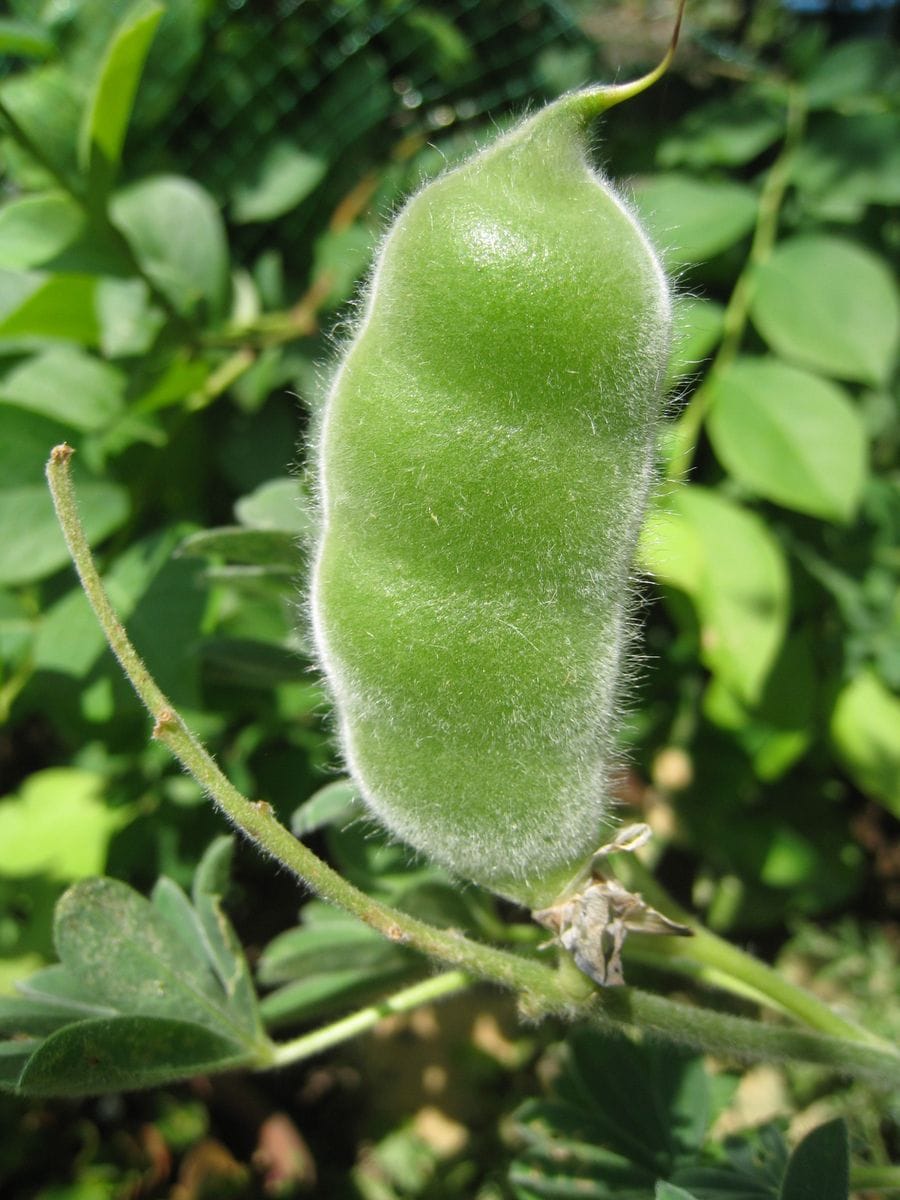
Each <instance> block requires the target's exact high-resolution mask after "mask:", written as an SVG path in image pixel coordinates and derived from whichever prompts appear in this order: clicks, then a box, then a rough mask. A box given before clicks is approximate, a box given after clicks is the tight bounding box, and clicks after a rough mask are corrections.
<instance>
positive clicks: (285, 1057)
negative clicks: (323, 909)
mask: <svg viewBox="0 0 900 1200" xmlns="http://www.w3.org/2000/svg"><path fill="white" fill-rule="evenodd" d="M471 983H472V977H471V976H470V975H467V974H466V972H465V971H445V972H444V973H443V974H441V975H435V976H433V978H431V979H423V980H422V981H421V982H420V983H414V984H412V985H411V986H410V987H408V988H403V990H402V991H399V992H395V993H394V995H393V996H388V997H387V999H386V1000H380V1001H379V1002H378V1003H377V1004H370V1005H368V1006H367V1007H366V1008H361V1009H359V1011H358V1012H355V1013H351V1014H350V1016H349V1017H344V1018H343V1019H342V1020H340V1021H335V1022H334V1023H333V1024H331V1025H324V1026H322V1028H321V1029H314V1030H313V1032H312V1033H304V1034H303V1036H302V1037H298V1038H294V1039H293V1040H292V1041H290V1042H281V1043H279V1044H277V1045H276V1047H275V1057H274V1059H273V1061H272V1066H273V1067H286V1066H288V1065H289V1064H290V1063H295V1062H301V1061H302V1060H303V1059H304V1058H311V1057H312V1056H313V1055H314V1054H321V1053H322V1051H323V1050H328V1049H330V1048H331V1047H332V1046H337V1045H339V1044H340V1043H341V1042H346V1041H348V1040H349V1039H350V1038H352V1037H356V1036H357V1034H360V1033H365V1032H366V1030H368V1029H372V1028H373V1026H375V1025H377V1024H378V1022H379V1021H381V1020H383V1019H384V1018H385V1017H390V1016H393V1015H395V1014H397V1013H405V1012H410V1011H411V1010H412V1009H414V1008H419V1007H420V1006H421V1005H423V1004H432V1003H434V1001H435V1000H443V998H444V997H445V996H452V995H453V994H454V993H455V992H460V991H462V990H463V989H464V988H467V987H469V985H470V984H471Z"/></svg>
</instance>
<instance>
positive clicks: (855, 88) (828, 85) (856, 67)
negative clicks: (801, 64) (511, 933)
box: [806, 38, 900, 109]
mask: <svg viewBox="0 0 900 1200" xmlns="http://www.w3.org/2000/svg"><path fill="white" fill-rule="evenodd" d="M898 82H900V80H898V63H897V51H896V47H894V46H893V45H892V44H891V43H890V41H889V40H885V39H882V38H856V39H853V40H850V41H844V42H840V43H839V44H838V45H835V46H833V47H832V48H831V49H830V50H829V51H828V53H827V54H825V55H824V56H823V58H822V59H821V60H820V62H819V63H818V64H817V65H816V67H815V69H814V70H813V71H812V73H811V74H810V75H809V77H808V78H807V80H806V103H807V104H808V106H809V107H810V108H813V109H816V108H831V107H832V106H834V105H836V104H839V103H840V102H841V101H842V100H855V99H859V97H861V96H866V95H872V94H875V95H881V94H883V95H890V94H891V91H892V89H895V88H896V86H897V83H898Z"/></svg>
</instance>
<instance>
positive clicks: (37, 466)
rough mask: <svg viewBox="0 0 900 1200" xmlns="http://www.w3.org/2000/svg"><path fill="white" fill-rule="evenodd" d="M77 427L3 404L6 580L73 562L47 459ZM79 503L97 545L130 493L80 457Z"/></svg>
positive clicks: (1, 541)
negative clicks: (96, 474) (97, 475)
mask: <svg viewBox="0 0 900 1200" xmlns="http://www.w3.org/2000/svg"><path fill="white" fill-rule="evenodd" d="M70 436H71V430H70V429H68V428H67V427H66V426H64V425H59V424H58V423H57V422H55V421H48V420H47V419H46V418H45V417H43V416H39V415H38V414H36V413H31V412H27V411H25V410H24V409H17V408H13V407H11V406H6V405H0V584H19V583H29V582H31V581H32V580H35V579H42V578H43V577H44V576H45V575H50V574H52V572H54V571H56V570H58V569H59V568H60V567H62V566H64V565H65V564H66V563H68V562H69V561H70V559H69V551H68V549H67V548H66V544H65V540H64V539H63V536H62V533H61V532H60V529H59V524H58V522H57V520H56V514H55V513H54V511H53V503H52V501H51V499H50V493H49V492H48V490H47V485H46V483H45V481H44V464H45V462H46V460H47V457H48V456H49V453H50V450H51V449H52V448H53V447H54V446H55V445H57V444H58V443H59V442H62V441H65V440H66V438H67V437H70ZM73 475H74V478H75V483H76V489H77V492H78V507H79V511H80V513H81V519H82V521H83V522H84V526H85V529H86V531H87V535H88V538H89V540H90V542H91V544H92V545H94V544H96V543H97V542H99V541H101V540H102V539H103V538H104V537H106V536H107V534H109V533H111V532H112V531H113V530H114V529H117V528H118V527H119V526H120V525H121V524H122V523H123V522H124V521H125V519H126V517H127V515H128V494H127V492H126V491H125V489H124V488H122V487H119V486H118V485H117V484H114V483H103V482H96V481H94V480H93V479H92V477H91V476H90V475H89V474H87V472H86V471H85V470H84V468H83V466H82V464H81V463H80V462H79V460H78V459H77V458H76V460H75V462H74V464H73Z"/></svg>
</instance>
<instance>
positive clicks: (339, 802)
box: [291, 779, 362, 838]
mask: <svg viewBox="0 0 900 1200" xmlns="http://www.w3.org/2000/svg"><path fill="white" fill-rule="evenodd" d="M361 811H362V809H361V805H360V799H359V792H358V791H357V789H356V786H355V785H354V784H353V783H352V782H351V780H349V779H335V780H334V781H333V782H332V783H326V784H325V786H324V787H322V788H319V790H318V791H317V792H315V793H314V794H313V795H312V796H310V798H309V799H308V800H304V802H303V803H302V804H301V805H300V807H299V808H297V809H295V810H294V812H293V815H292V816H291V832H292V833H293V835H294V836H295V837H298V838H302V837H306V835H307V834H308V833H315V831H316V830H317V829H322V828H324V827H325V826H326V825H345V824H346V823H347V822H348V821H352V820H353V818H354V817H358V816H359V815H360V813H361Z"/></svg>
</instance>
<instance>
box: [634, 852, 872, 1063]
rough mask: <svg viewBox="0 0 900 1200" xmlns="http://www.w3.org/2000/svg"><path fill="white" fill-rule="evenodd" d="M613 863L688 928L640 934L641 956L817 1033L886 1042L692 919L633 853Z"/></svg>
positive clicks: (643, 894)
mask: <svg viewBox="0 0 900 1200" xmlns="http://www.w3.org/2000/svg"><path fill="white" fill-rule="evenodd" d="M616 867H617V872H618V873H619V874H620V875H622V876H623V878H624V880H625V882H626V883H627V884H628V886H629V887H631V888H633V889H634V890H635V891H639V892H640V893H641V895H642V896H643V897H644V899H645V900H647V901H648V902H649V903H650V904H652V905H653V907H654V908H656V909H658V910H659V911H660V912H661V913H663V914H664V915H665V916H667V917H671V918H672V920H674V921H678V922H679V923H681V924H683V925H687V926H689V927H690V928H691V929H692V930H693V933H694V936H693V937H692V938H690V939H688V940H686V939H684V938H676V937H653V938H642V939H640V943H639V949H638V955H639V956H640V957H641V958H642V959H643V961H644V962H647V963H653V964H654V965H657V966H669V967H671V968H673V969H674V970H678V971H683V972H686V973H688V974H691V975H693V976H694V977H695V978H698V979H700V980H701V981H702V982H708V983H712V984H714V985H715V986H718V987H722V988H725V989H726V990H728V991H731V992H733V993H735V994H736V995H739V996H744V997H747V998H750V999H754V1000H756V1001H758V1002H760V1003H763V1004H767V1005H769V1007H773V1008H777V1009H779V1010H781V1011H782V1012H785V1013H789V1014H790V1015H791V1016H793V1017H797V1018H798V1020H800V1021H802V1022H803V1023H804V1024H805V1025H808V1026H809V1027H810V1028H811V1029H817V1030H819V1031H820V1032H821V1033H827V1034H831V1035H832V1036H834V1037H842V1038H852V1039H853V1040H854V1041H858V1042H865V1043H867V1044H869V1045H871V1046H879V1047H882V1048H886V1044H885V1043H884V1042H883V1041H882V1039H880V1038H878V1037H876V1036H875V1035H874V1034H872V1033H870V1032H869V1031H868V1030H867V1029H864V1028H863V1027H862V1026H861V1025H856V1024H855V1023H854V1022H853V1021H849V1020H847V1018H845V1017H842V1016H840V1014H838V1013H836V1012H835V1011H834V1010H833V1009H832V1008H829V1006H828V1005H827V1004H826V1003H825V1002H824V1001H823V1000H820V999H819V998H818V996H815V995H813V994H812V993H811V992H807V991H806V990H805V989H804V988H800V987H797V986H796V985H795V984H793V983H790V982H789V981H788V980H787V979H785V978H784V977H783V976H782V975H780V974H779V973H778V972H777V971H775V970H774V969H773V968H772V967H770V966H768V965H767V964H766V963H764V962H762V961H760V959H758V958H754V957H753V955H752V954H748V953H747V952H746V951H745V950H741V949H740V947H738V946H735V945H733V944H732V943H731V942H727V941H726V940H725V939H724V938H720V937H718V936H717V935H716V934H714V933H712V932H711V931H710V930H708V929H706V928H704V927H703V926H702V925H700V924H698V922H697V921H696V920H695V919H694V918H693V917H692V916H691V915H690V913H687V912H685V911H684V910H683V909H682V908H680V906H679V905H677V904H676V903H675V901H674V900H673V899H672V898H671V896H669V895H668V894H667V892H666V891H665V889H664V888H663V887H662V886H661V885H660V884H659V883H657V881H656V880H655V879H654V878H653V876H652V875H651V874H650V872H649V871H648V870H647V869H646V867H644V866H643V865H642V864H641V863H640V862H639V861H638V860H637V859H636V858H634V857H633V856H627V857H625V856H622V858H620V859H617V860H616Z"/></svg>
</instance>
